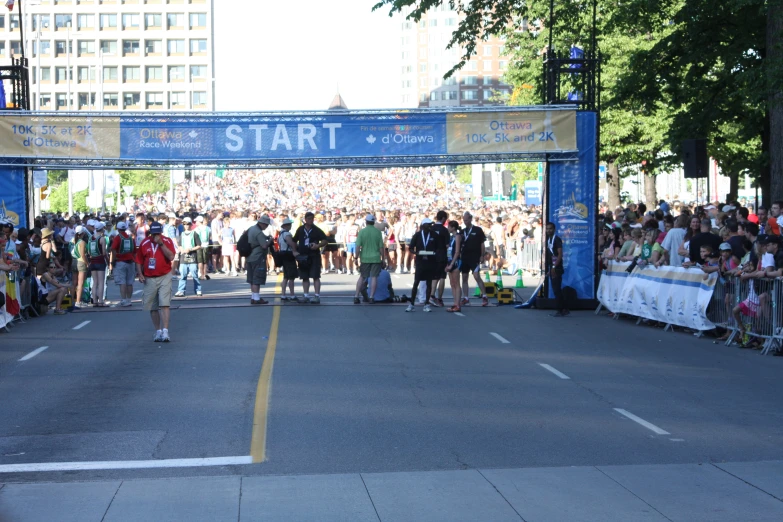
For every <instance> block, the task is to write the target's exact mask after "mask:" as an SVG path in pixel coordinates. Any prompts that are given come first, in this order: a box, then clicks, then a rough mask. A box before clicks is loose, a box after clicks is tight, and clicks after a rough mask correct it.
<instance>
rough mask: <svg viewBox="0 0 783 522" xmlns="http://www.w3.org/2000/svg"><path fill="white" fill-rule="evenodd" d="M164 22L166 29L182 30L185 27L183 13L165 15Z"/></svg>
mask: <svg viewBox="0 0 783 522" xmlns="http://www.w3.org/2000/svg"><path fill="white" fill-rule="evenodd" d="M166 22H167V24H168V28H169V29H171V28H172V27H179V28H180V29H182V28H183V27H185V15H184V14H183V13H169V14H167V15H166Z"/></svg>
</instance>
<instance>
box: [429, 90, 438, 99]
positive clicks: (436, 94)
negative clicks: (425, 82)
mask: <svg viewBox="0 0 783 522" xmlns="http://www.w3.org/2000/svg"><path fill="white" fill-rule="evenodd" d="M437 99H438V93H437V92H435V91H432V92H431V93H430V101H436V100H437Z"/></svg>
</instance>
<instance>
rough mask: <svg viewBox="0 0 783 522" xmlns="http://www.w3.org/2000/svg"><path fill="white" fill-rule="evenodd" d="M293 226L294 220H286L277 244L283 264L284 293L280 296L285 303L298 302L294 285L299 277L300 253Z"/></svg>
mask: <svg viewBox="0 0 783 522" xmlns="http://www.w3.org/2000/svg"><path fill="white" fill-rule="evenodd" d="M293 224H294V221H293V220H292V219H290V218H285V219H284V220H283V224H282V225H280V235H279V236H278V237H277V244H278V245H280V258H281V262H282V263H283V291H282V295H281V296H280V299H282V300H283V301H289V300H292V301H296V294H295V293H294V284H295V281H296V277H297V276H298V275H299V272H298V270H297V268H296V258H297V257H299V252H298V251H297V249H296V242H295V241H294V235H293V234H291V226H293ZM286 290H290V292H291V293H290V294H289V295H286V293H285V292H286Z"/></svg>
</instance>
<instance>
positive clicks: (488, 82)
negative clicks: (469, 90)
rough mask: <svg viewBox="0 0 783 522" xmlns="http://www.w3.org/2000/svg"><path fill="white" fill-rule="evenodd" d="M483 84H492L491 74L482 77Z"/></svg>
mask: <svg viewBox="0 0 783 522" xmlns="http://www.w3.org/2000/svg"><path fill="white" fill-rule="evenodd" d="M484 85H492V76H485V77H484Z"/></svg>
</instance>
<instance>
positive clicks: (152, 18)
mask: <svg viewBox="0 0 783 522" xmlns="http://www.w3.org/2000/svg"><path fill="white" fill-rule="evenodd" d="M144 25H145V27H146V28H147V29H162V28H163V15H161V14H160V13H147V14H145V15H144Z"/></svg>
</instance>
